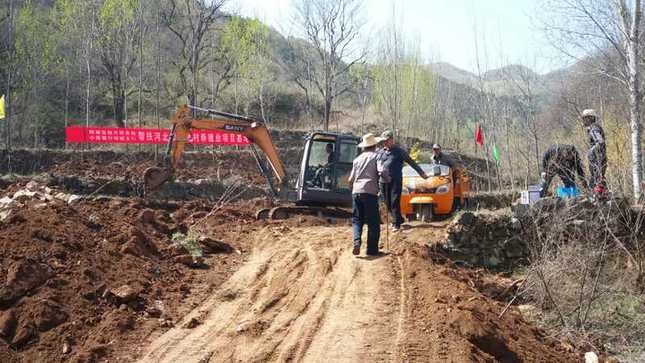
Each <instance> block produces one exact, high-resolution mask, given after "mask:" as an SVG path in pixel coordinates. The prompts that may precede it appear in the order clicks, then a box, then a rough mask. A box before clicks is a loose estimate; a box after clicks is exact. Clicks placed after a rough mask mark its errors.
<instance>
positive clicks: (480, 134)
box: [475, 124, 484, 147]
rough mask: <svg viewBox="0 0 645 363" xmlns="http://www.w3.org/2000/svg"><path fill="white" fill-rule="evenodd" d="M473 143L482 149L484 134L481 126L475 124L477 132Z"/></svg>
mask: <svg viewBox="0 0 645 363" xmlns="http://www.w3.org/2000/svg"><path fill="white" fill-rule="evenodd" d="M475 143H477V144H478V145H479V146H481V147H484V132H483V131H482V125H480V124H477V132H475Z"/></svg>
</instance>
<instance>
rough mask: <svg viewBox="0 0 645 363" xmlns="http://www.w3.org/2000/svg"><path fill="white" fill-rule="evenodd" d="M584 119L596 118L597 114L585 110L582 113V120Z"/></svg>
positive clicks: (590, 110)
mask: <svg viewBox="0 0 645 363" xmlns="http://www.w3.org/2000/svg"><path fill="white" fill-rule="evenodd" d="M585 117H593V118H598V114H597V113H596V110H593V109H587V110H584V111H582V118H585Z"/></svg>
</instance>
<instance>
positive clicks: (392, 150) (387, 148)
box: [379, 130, 428, 232]
mask: <svg viewBox="0 0 645 363" xmlns="http://www.w3.org/2000/svg"><path fill="white" fill-rule="evenodd" d="M381 139H382V140H383V149H381V151H380V152H379V161H380V162H381V163H382V164H383V165H384V169H386V170H387V172H388V174H389V176H390V178H391V181H390V182H384V183H383V182H382V184H383V186H382V191H383V196H384V198H385V204H386V205H387V207H388V210H389V211H390V212H391V213H392V230H393V231H395V232H396V231H398V230H399V229H401V224H403V216H402V215H401V191H402V190H403V163H407V164H408V165H410V166H411V167H412V168H413V169H414V170H416V172H417V173H418V174H419V175H420V176H421V177H422V178H424V179H427V178H428V176H427V175H426V173H425V172H424V171H423V169H421V167H420V166H419V165H418V164H417V163H416V162H415V161H414V160H412V158H411V157H410V155H409V154H408V152H407V151H405V150H403V149H402V148H401V147H399V146H398V145H396V144H395V143H394V133H393V132H392V131H391V130H386V131H384V132H383V133H382V134H381Z"/></svg>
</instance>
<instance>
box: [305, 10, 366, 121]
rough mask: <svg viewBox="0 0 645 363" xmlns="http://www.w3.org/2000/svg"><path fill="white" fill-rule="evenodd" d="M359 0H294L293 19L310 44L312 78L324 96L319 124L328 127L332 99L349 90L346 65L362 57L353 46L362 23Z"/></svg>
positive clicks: (347, 66)
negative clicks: (313, 60) (312, 49)
mask: <svg viewBox="0 0 645 363" xmlns="http://www.w3.org/2000/svg"><path fill="white" fill-rule="evenodd" d="M361 6H362V3H361V0H298V2H297V5H296V10H297V16H296V21H297V23H298V24H299V25H300V26H301V27H302V29H303V30H304V32H305V35H306V38H307V39H308V40H309V41H310V42H311V43H312V44H313V45H314V47H315V50H316V62H315V63H314V65H315V67H314V72H312V73H311V76H312V79H313V82H314V84H315V85H316V88H317V89H318V91H319V93H320V94H321V96H322V97H323V99H324V120H323V122H324V123H323V127H324V129H325V130H328V129H329V119H330V116H331V113H332V107H333V104H334V100H335V99H336V98H337V97H339V96H341V95H343V94H344V93H346V92H347V91H349V90H350V88H351V85H352V82H351V80H350V77H349V70H350V68H351V67H352V66H353V65H355V64H357V63H360V62H362V61H363V60H364V58H365V54H364V52H362V51H360V50H359V51H357V50H356V49H354V47H353V46H354V43H355V42H356V40H357V39H358V36H359V33H360V30H361V27H362V23H361V21H360V12H361Z"/></svg>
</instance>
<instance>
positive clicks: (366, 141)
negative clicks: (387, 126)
mask: <svg viewBox="0 0 645 363" xmlns="http://www.w3.org/2000/svg"><path fill="white" fill-rule="evenodd" d="M381 141H383V139H382V138H380V137H376V136H374V134H373V133H371V132H370V133H369V134H365V135H364V136H363V142H361V143H360V144H358V147H360V148H366V147H372V146H375V145H376V144H378V143H379V142H381Z"/></svg>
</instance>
